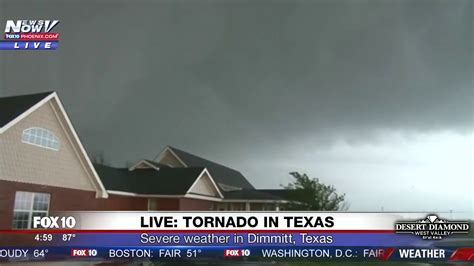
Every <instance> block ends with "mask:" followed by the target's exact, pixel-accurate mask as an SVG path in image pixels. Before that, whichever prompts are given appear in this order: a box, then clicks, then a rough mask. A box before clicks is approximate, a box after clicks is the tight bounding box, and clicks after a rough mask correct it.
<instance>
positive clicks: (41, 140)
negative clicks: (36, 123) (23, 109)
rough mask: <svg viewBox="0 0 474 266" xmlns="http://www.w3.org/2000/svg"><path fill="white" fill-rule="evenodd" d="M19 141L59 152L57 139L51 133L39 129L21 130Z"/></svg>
mask: <svg viewBox="0 0 474 266" xmlns="http://www.w3.org/2000/svg"><path fill="white" fill-rule="evenodd" d="M21 141H22V142H24V143H28V144H32V145H36V146H39V147H43V148H47V149H52V150H55V151H57V150H59V139H58V137H56V135H54V133H53V132H51V131H49V130H47V129H44V128H39V127H31V128H27V129H25V130H23V135H22V136H21Z"/></svg>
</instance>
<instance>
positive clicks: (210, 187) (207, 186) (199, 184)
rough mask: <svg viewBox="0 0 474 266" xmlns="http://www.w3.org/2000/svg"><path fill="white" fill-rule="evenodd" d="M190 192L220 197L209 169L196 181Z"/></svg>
mask: <svg viewBox="0 0 474 266" xmlns="http://www.w3.org/2000/svg"><path fill="white" fill-rule="evenodd" d="M188 193H192V194H199V195H204V196H211V197H220V194H219V191H217V188H216V186H215V185H214V183H213V181H212V179H211V177H210V176H209V174H208V172H207V171H204V172H203V173H202V174H201V176H200V177H199V178H198V179H197V180H196V181H195V182H194V184H193V185H192V186H191V188H190V189H189V191H188Z"/></svg>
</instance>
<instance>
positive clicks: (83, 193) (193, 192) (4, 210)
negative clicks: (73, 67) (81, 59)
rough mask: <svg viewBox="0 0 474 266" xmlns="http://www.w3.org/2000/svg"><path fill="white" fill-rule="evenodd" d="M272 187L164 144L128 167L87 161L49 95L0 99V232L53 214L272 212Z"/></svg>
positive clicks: (276, 205)
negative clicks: (262, 187) (149, 157)
mask: <svg viewBox="0 0 474 266" xmlns="http://www.w3.org/2000/svg"><path fill="white" fill-rule="evenodd" d="M273 192H275V191H274V190H259V189H255V188H254V187H253V186H252V184H250V182H249V181H248V180H247V179H246V178H245V177H244V176H243V175H242V174H241V173H240V172H238V171H236V170H234V169H231V168H228V167H225V166H222V165H220V164H217V163H215V162H211V161H209V160H206V159H204V158H200V157H198V156H195V155H192V154H190V153H188V152H185V151H182V150H180V149H177V148H174V147H171V146H168V147H166V148H165V149H163V151H162V152H161V153H160V155H159V156H158V157H157V158H155V159H154V160H146V159H143V160H140V161H138V162H136V163H135V164H134V165H132V166H131V167H129V168H114V167H110V166H106V165H100V164H93V163H92V162H91V160H90V158H89V156H88V154H87V152H86V151H85V149H84V147H83V145H82V144H81V141H80V139H79V137H78V135H77V133H76V131H75V130H74V127H73V125H72V123H71V121H70V120H69V118H68V116H67V114H66V111H65V109H64V107H63V105H62V104H61V101H60V99H59V97H58V95H57V94H56V93H55V92H47V93H39V94H31V95H22V96H14V97H4V98H0V229H10V228H14V229H26V228H30V227H31V221H32V217H33V216H45V215H48V214H51V213H54V212H56V211H74V210H104V211H113V210H138V211H147V210H278V208H279V204H281V203H283V202H285V200H284V199H283V198H282V197H281V196H278V193H273ZM276 192H278V191H276Z"/></svg>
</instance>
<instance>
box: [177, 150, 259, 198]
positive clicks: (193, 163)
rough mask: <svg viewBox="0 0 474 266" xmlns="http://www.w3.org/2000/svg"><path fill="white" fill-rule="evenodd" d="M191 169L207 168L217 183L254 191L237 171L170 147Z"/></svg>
mask: <svg viewBox="0 0 474 266" xmlns="http://www.w3.org/2000/svg"><path fill="white" fill-rule="evenodd" d="M168 147H169V148H170V149H171V150H172V151H173V152H174V153H175V154H176V155H177V156H178V157H179V158H180V159H181V160H183V162H184V163H185V164H186V165H187V166H189V167H205V168H207V170H208V171H209V173H210V174H211V176H212V177H213V178H214V180H215V181H216V183H218V184H219V183H222V184H225V185H230V186H234V187H239V188H244V189H254V187H253V186H252V184H250V182H249V181H248V180H247V179H246V178H245V177H244V176H243V175H242V174H241V173H240V172H239V171H237V170H234V169H232V168H229V167H226V166H223V165H220V164H217V163H215V162H211V161H209V160H206V159H204V158H201V157H198V156H196V155H193V154H190V153H188V152H185V151H182V150H180V149H177V148H174V147H171V146H168Z"/></svg>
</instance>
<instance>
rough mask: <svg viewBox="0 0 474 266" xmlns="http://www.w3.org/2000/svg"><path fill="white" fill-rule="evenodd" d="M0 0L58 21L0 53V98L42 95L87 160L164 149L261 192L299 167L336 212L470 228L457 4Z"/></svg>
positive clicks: (472, 138) (468, 90) (466, 80)
mask: <svg viewBox="0 0 474 266" xmlns="http://www.w3.org/2000/svg"><path fill="white" fill-rule="evenodd" d="M66 2H67V3H64V2H63V1H49V2H46V4H45V3H43V4H38V3H36V2H30V1H5V0H0V18H2V21H1V22H0V24H1V25H0V26H1V27H4V26H3V25H4V23H5V20H7V19H59V20H60V24H59V25H58V26H57V27H56V28H55V31H57V32H59V33H60V34H61V37H60V45H59V50H56V51H34V52H33V51H0V96H9V95H16V94H25V93H34V92H41V91H48V90H56V91H57V92H58V93H59V96H60V97H61V99H62V101H63V103H64V104H65V107H66V109H67V111H68V113H69V115H70V117H71V119H72V121H73V123H74V125H75V127H76V130H77V131H78V133H79V135H80V137H81V138H82V140H83V142H84V144H85V146H86V149H87V150H88V151H89V153H92V154H93V153H95V152H97V151H100V150H103V151H104V153H105V157H106V160H107V161H108V162H109V163H111V164H113V165H116V166H124V165H125V163H126V162H127V161H135V160H138V159H140V158H154V157H155V156H156V155H157V154H158V153H159V152H160V151H161V150H162V149H163V147H165V146H166V145H168V144H169V145H173V146H176V147H178V148H181V149H184V150H187V151H190V152H192V153H195V154H198V155H201V156H202V157H205V158H208V159H211V160H215V161H217V162H220V163H222V164H225V165H228V166H231V167H233V168H236V169H238V170H240V171H242V172H243V173H244V175H246V176H247V177H248V179H249V180H250V181H251V182H252V183H253V184H254V185H255V186H256V187H258V188H276V187H279V186H280V184H286V183H288V182H289V181H291V179H290V177H289V175H288V172H290V171H295V170H297V171H301V172H305V173H307V174H309V175H310V176H312V177H318V178H320V179H321V180H322V181H323V182H326V183H329V184H334V185H335V186H336V187H337V189H338V190H339V191H341V192H345V193H346V194H347V201H348V203H349V204H350V210H354V211H361V210H364V211H367V210H375V211H377V210H381V208H384V210H388V211H449V210H451V209H452V210H453V211H455V212H464V213H459V214H456V215H457V216H459V217H472V218H474V214H473V212H474V169H473V165H474V130H473V129H474V109H473V108H474V107H473V106H474V81H473V75H474V68H473V65H474V63H473V61H474V58H473V56H474V54H473V45H474V43H473V36H474V32H473V9H474V5H473V2H472V1H457V0H454V1H423V0H418V1H415V0H413V1H393V0H387V1H383V0H382V1H362V0H347V1H343V0H336V1H329V0H327V1H312V0H305V1H289V0H288V1H285V0H275V1H259V0H254V1H243V0H242V1H239V0H233V1H224V0H223V1H217V0H215V1H204V0H202V1H199V0H198V1H161V2H160V1H141V2H139V1H129V2H128V1H122V2H116V1H102V2H101V3H100V4H99V1H66Z"/></svg>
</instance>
